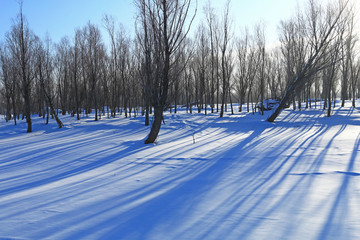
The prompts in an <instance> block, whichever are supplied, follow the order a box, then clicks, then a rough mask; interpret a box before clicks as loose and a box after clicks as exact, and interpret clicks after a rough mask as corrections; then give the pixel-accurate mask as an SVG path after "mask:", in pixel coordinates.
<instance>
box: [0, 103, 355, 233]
mask: <svg viewBox="0 0 360 240" xmlns="http://www.w3.org/2000/svg"><path fill="white" fill-rule="evenodd" d="M267 114H269V113H267ZM61 119H62V120H63V122H64V123H65V128H63V129H57V128H56V123H55V121H52V122H51V124H50V125H48V126H46V125H44V121H43V119H40V118H34V127H33V128H34V132H33V133H30V134H26V133H25V131H26V128H25V121H20V124H19V125H18V126H13V125H12V124H13V123H12V122H10V123H5V121H4V120H3V119H1V120H0V209H1V210H2V211H0V239H3V238H4V239H6V238H10V239H359V238H360V220H359V216H360V181H359V178H360V169H359V160H360V152H359V151H360V110H359V109H358V108H355V109H354V108H351V107H350V103H347V106H346V107H344V108H340V107H337V108H336V109H335V111H334V116H332V117H330V118H327V117H324V114H323V112H322V111H321V110H319V109H308V110H303V111H291V110H285V111H284V112H283V113H282V114H281V115H280V117H279V119H278V121H277V122H276V123H275V124H271V123H268V122H266V121H264V120H265V119H266V116H260V115H258V114H255V115H252V114H248V113H236V114H235V115H233V116H232V115H230V114H229V113H228V114H227V115H226V116H225V117H224V118H222V119H220V118H219V117H218V115H217V114H209V115H208V116H204V114H192V115H190V114H186V113H185V111H184V110H181V111H180V113H178V114H176V115H175V114H170V113H166V116H165V121H166V125H163V126H162V129H161V131H160V135H159V138H158V141H157V143H156V144H154V145H144V144H143V141H144V139H145V137H146V134H147V133H148V131H149V127H145V126H143V122H144V119H143V117H138V118H135V119H134V118H132V119H125V118H124V117H123V116H121V117H118V118H115V119H106V118H103V119H102V120H100V121H98V122H94V121H93V118H83V119H81V120H80V121H76V120H75V119H74V118H71V117H69V116H66V117H62V118H61ZM194 139H195V144H194V143H193V140H194Z"/></svg>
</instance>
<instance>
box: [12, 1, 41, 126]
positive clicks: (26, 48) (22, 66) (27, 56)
mask: <svg viewBox="0 0 360 240" xmlns="http://www.w3.org/2000/svg"><path fill="white" fill-rule="evenodd" d="M34 38H35V36H34V33H33V32H32V31H31V30H30V29H29V26H28V24H27V22H26V20H25V18H24V15H23V12H22V2H20V12H19V15H18V18H17V21H16V22H15V24H14V25H13V26H12V27H11V31H10V32H9V33H8V34H7V37H6V40H7V44H8V46H9V49H10V51H11V54H12V55H13V57H14V60H15V61H16V64H17V66H18V67H19V70H20V72H19V73H20V77H21V84H20V85H21V86H20V89H21V93H22V96H23V99H24V115H25V117H26V122H27V132H32V124H31V90H32V84H33V80H34V68H33V62H34V55H33V51H34Z"/></svg>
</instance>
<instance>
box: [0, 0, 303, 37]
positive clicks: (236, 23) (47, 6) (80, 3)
mask: <svg viewBox="0 0 360 240" xmlns="http://www.w3.org/2000/svg"><path fill="white" fill-rule="evenodd" d="M193 1H195V0H193ZM207 1H208V0H198V15H197V20H196V23H195V24H196V25H197V24H198V23H199V21H201V19H204V15H203V6H204V5H205V3H206V2H207ZM226 1H227V0H210V2H211V4H212V6H213V7H214V8H215V9H216V10H217V12H218V15H219V16H220V15H221V13H222V12H223V9H224V5H225V2H226ZM306 2H307V0H232V1H231V18H232V19H233V30H234V31H235V34H236V32H237V31H239V30H240V28H241V27H243V26H248V27H249V28H250V29H252V28H253V26H254V25H255V24H257V23H259V22H263V23H265V26H266V36H267V42H268V43H272V42H275V41H276V40H277V35H278V34H277V26H278V24H279V22H280V20H284V19H287V18H289V17H290V16H291V15H292V14H293V13H294V12H295V9H296V6H297V5H300V6H303V5H304V4H305V3H306ZM18 12H19V5H18V3H17V1H16V0H0V41H1V40H3V39H4V36H5V33H6V32H7V31H9V29H10V26H11V24H12V21H13V19H14V18H16V16H17V14H18ZM23 13H24V15H25V17H26V18H27V20H28V22H29V25H30V28H31V29H32V30H33V31H34V32H35V33H36V34H37V35H38V36H40V37H44V36H45V35H46V33H49V35H50V37H51V39H52V40H53V41H54V42H58V41H59V40H60V38H61V37H63V36H65V35H68V36H73V33H74V30H75V28H77V27H82V26H84V25H85V24H86V23H87V22H88V21H89V20H90V21H91V22H92V23H94V24H97V25H98V26H99V27H101V24H102V17H103V15H104V14H109V15H112V16H114V17H115V18H116V19H117V20H118V21H120V22H122V24H123V25H124V26H125V29H126V30H127V31H128V32H129V33H131V34H133V33H134V22H135V15H136V9H135V6H134V4H133V0H24V5H23ZM194 28H196V27H193V29H194ZM103 33H104V34H105V31H103Z"/></svg>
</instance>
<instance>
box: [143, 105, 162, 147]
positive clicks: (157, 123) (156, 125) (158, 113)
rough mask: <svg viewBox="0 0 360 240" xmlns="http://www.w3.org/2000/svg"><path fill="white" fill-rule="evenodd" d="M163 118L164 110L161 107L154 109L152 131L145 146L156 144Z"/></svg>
mask: <svg viewBox="0 0 360 240" xmlns="http://www.w3.org/2000/svg"><path fill="white" fill-rule="evenodd" d="M162 118H163V108H162V107H161V106H156V107H154V122H153V123H152V126H151V131H150V133H149V135H148V137H147V139H146V140H145V144H149V143H154V142H155V140H156V138H157V136H158V134H159V131H160V127H161V120H162Z"/></svg>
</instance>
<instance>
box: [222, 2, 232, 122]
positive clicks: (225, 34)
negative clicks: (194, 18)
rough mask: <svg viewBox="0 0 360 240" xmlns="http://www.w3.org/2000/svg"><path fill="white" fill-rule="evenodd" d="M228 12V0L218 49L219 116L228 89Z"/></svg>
mask: <svg viewBox="0 0 360 240" xmlns="http://www.w3.org/2000/svg"><path fill="white" fill-rule="evenodd" d="M229 12H230V0H228V1H227V3H226V5H225V10H224V15H223V21H222V24H223V28H222V31H223V32H222V33H221V37H222V39H221V45H220V51H221V72H222V97H221V110H220V117H223V116H224V107H225V104H226V95H227V93H228V91H229V85H230V82H229V79H230V76H229V74H228V73H229V71H228V70H229V66H228V65H227V64H228V60H229V58H231V57H232V56H231V54H229V53H228V47H229V42H230V37H231V36H230V18H229Z"/></svg>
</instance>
